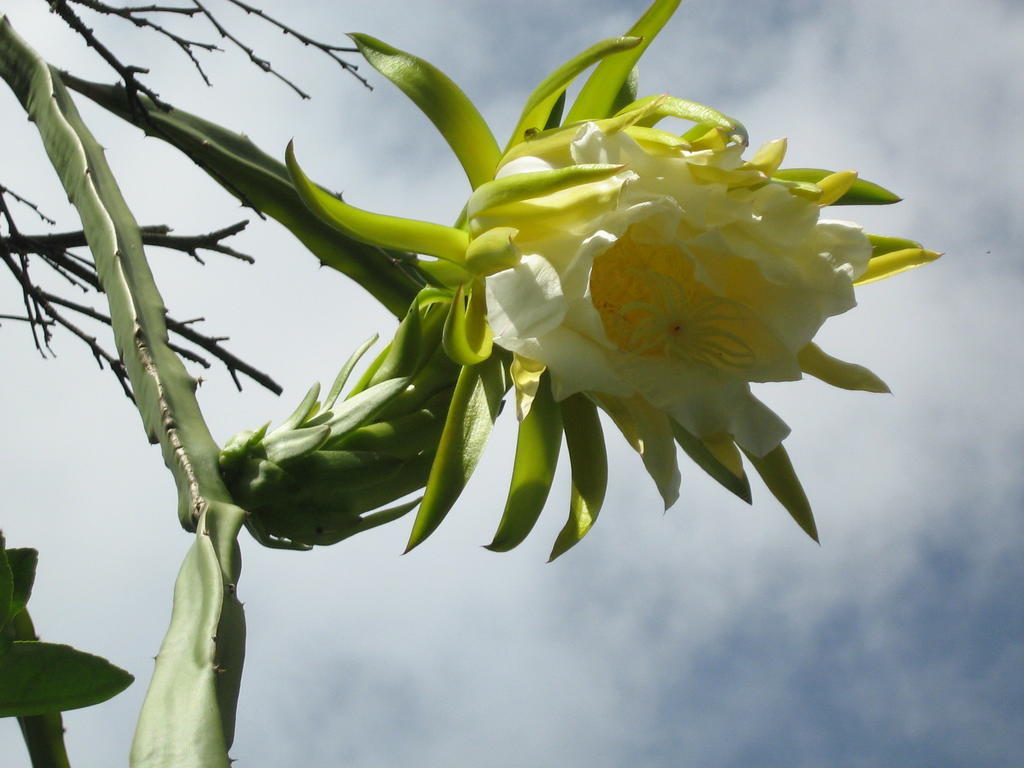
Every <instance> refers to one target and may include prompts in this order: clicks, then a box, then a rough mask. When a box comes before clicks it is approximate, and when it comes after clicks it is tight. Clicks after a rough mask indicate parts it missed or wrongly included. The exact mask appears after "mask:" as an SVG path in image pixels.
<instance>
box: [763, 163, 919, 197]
mask: <svg viewBox="0 0 1024 768" xmlns="http://www.w3.org/2000/svg"><path fill="white" fill-rule="evenodd" d="M833 173H834V171H826V170H824V169H822V168H780V169H779V170H777V171H775V173H773V174H772V180H773V181H775V180H782V181H796V182H802V183H804V184H815V183H817V182H819V181H821V180H822V179H824V178H825V177H827V176H831V175H832V174H833ZM900 200H902V198H901V197H899V196H898V195H896V194H895V193H893V192H890V191H889V190H888V189H886V188H885V187H882V186H879V185H878V184H875V183H874V182H872V181H866V180H864V179H857V180H856V181H855V182H853V185H852V186H851V187H850V189H849V190H848V191H847V192H846V194H844V195H842V196H841V197H840V198H839V199H838V200H836V201H835V202H834V203H832V205H892V204H893V203H898V202H899V201H900Z"/></svg>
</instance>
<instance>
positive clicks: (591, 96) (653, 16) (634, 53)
mask: <svg viewBox="0 0 1024 768" xmlns="http://www.w3.org/2000/svg"><path fill="white" fill-rule="evenodd" d="M679 3H680V0H655V2H654V3H652V4H651V6H650V7H649V8H648V9H647V10H646V11H645V12H644V15H643V16H641V17H640V19H639V20H638V21H637V22H636V24H634V25H633V26H632V28H631V29H630V30H629V32H627V33H626V34H627V36H629V37H640V38H643V42H641V43H640V44H639V45H637V46H635V47H634V48H631V49H630V50H628V51H623V52H621V53H616V54H615V55H613V56H608V57H607V58H606V59H605V60H604V61H602V62H601V63H600V64H598V65H597V68H596V69H595V70H594V71H593V73H591V75H590V77H589V78H588V79H587V82H586V83H585V84H584V85H583V89H582V90H581V91H580V94H579V96H577V97H576V102H575V103H574V104H573V105H572V109H570V110H569V114H568V116H566V119H565V121H566V122H567V123H575V122H578V121H580V120H594V119H600V118H604V117H608V116H609V115H610V114H611V113H612V109H613V107H614V105H615V100H616V98H617V97H618V94H619V92H620V90H621V89H622V86H623V84H624V83H626V82H627V81H628V80H629V77H630V73H631V72H632V70H633V67H634V66H636V63H637V61H639V60H640V57H641V56H642V55H643V53H644V51H646V50H647V46H649V45H650V44H651V41H652V40H654V38H655V37H656V36H657V34H658V32H660V31H661V28H662V27H663V26H665V22H667V21H668V20H669V18H671V16H672V14H673V13H675V11H676V8H678V7H679Z"/></svg>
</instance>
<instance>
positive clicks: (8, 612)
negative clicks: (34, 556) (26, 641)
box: [0, 533, 16, 631]
mask: <svg viewBox="0 0 1024 768" xmlns="http://www.w3.org/2000/svg"><path fill="white" fill-rule="evenodd" d="M13 603H14V573H13V572H12V571H11V565H10V563H9V562H8V560H7V551H6V550H5V549H4V535H3V533H0V631H2V630H3V628H4V627H5V626H6V625H7V622H8V621H10V620H11V617H12V616H14V614H15V613H16V611H14V610H13Z"/></svg>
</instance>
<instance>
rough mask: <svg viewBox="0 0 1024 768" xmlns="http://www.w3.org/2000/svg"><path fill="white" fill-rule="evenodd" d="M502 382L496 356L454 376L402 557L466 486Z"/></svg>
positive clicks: (494, 413) (501, 360)
mask: <svg viewBox="0 0 1024 768" xmlns="http://www.w3.org/2000/svg"><path fill="white" fill-rule="evenodd" d="M505 379H506V376H505V361H504V355H500V354H494V355H491V356H490V357H489V358H487V359H486V360H484V361H483V362H482V363H479V364H477V365H473V366H466V367H464V368H463V369H462V371H461V373H460V374H459V379H458V382H457V383H456V385H455V392H454V393H453V395H452V402H451V406H450V407H449V409H448V417H447V419H446V420H445V425H444V431H443V432H442V433H441V440H440V442H439V444H438V447H437V454H436V456H435V457H434V463H433V465H432V466H431V468H430V477H429V478H428V480H427V486H426V488H425V489H424V492H423V502H422V503H421V504H420V509H419V512H418V513H417V514H416V521H415V522H414V523H413V527H412V532H411V533H410V535H409V544H408V546H407V547H406V549H405V551H406V552H409V551H410V550H411V549H413V548H414V547H416V546H417V545H419V544H421V543H422V542H423V541H424V540H425V539H426V538H427V537H428V536H429V535H430V534H431V533H433V532H434V530H435V529H436V528H437V526H439V525H440V524H441V521H442V520H444V518H445V515H447V514H448V511H449V510H450V509H451V508H452V506H453V505H454V504H455V502H456V500H457V499H458V498H459V495H460V494H461V493H462V490H463V489H464V488H465V487H466V483H467V482H469V478H470V476H472V474H473V470H474V469H476V465H477V462H478V461H479V460H480V456H481V455H482V454H483V451H484V446H485V445H486V443H487V438H488V437H489V436H490V434H491V427H492V426H493V424H494V420H495V419H496V418H497V417H498V412H499V410H500V405H501V400H502V398H503V397H504V395H505V392H506V390H507V389H508V386H507V383H506V380H505Z"/></svg>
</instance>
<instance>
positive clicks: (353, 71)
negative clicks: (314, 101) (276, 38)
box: [228, 0, 373, 91]
mask: <svg viewBox="0 0 1024 768" xmlns="http://www.w3.org/2000/svg"><path fill="white" fill-rule="evenodd" d="M228 2H229V3H231V4H232V5H235V6H237V7H239V8H241V9H242V10H243V11H245V12H246V14H252V15H254V16H259V17H260V18H261V19H263V20H264V21H266V22H267V23H269V24H272V25H273V26H275V27H277V28H278V29H280V30H281V31H282V32H283V33H284V34H285V35H290V36H292V37H294V38H295V39H296V40H298V41H299V42H300V43H302V44H303V45H304V46H310V45H311V46H313V47H314V48H319V49H320V50H321V51H323V52H324V53H325V54H327V55H328V56H330V57H331V58H332V59H334V61H336V62H337V63H338V64H339V65H340V66H341V68H342V69H344V70H345V71H346V72H348V73H349V74H350V75H352V76H353V77H354V78H355V79H356V80H358V81H359V82H360V83H362V84H363V85H364V86H366V87H367V88H368V89H369V90H371V91H372V90H373V86H372V85H370V83H369V81H367V79H366V78H365V77H363V76H362V75H360V74H359V67H358V66H357V65H355V64H351V63H349V62H347V61H345V60H344V59H343V58H341V57H340V56H338V54H339V53H358V52H359V49H358V48H355V47H353V46H342V45H331V44H329V43H322V42H320V41H318V40H314V39H313V38H311V37H308V36H307V35H304V34H302V33H301V32H299V31H297V30H295V29H292V28H291V27H289V26H288V25H286V24H284V23H282V22H280V21H278V20H277V19H275V18H274V17H273V16H270V15H269V14H267V13H266V12H264V11H263V10H261V9H259V8H256V7H254V6H251V5H247V4H246V3H243V2H241V0H228Z"/></svg>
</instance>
